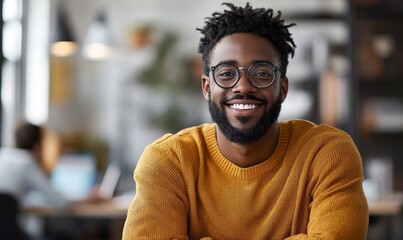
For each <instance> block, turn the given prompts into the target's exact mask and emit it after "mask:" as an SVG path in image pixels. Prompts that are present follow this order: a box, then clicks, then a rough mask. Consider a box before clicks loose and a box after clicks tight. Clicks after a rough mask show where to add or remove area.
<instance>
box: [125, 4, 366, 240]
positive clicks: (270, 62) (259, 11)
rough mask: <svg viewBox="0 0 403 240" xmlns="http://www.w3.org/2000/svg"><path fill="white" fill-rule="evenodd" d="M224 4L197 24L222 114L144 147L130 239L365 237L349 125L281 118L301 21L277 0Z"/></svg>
mask: <svg viewBox="0 0 403 240" xmlns="http://www.w3.org/2000/svg"><path fill="white" fill-rule="evenodd" d="M224 5H226V6H227V7H228V8H229V10H226V11H224V12H222V13H220V12H215V13H213V15H212V16H211V17H210V18H207V20H206V22H205V25H204V27H203V28H201V29H198V30H199V31H200V32H201V33H202V34H203V37H202V38H201V40H200V44H199V53H201V54H202V58H203V62H204V74H203V75H202V77H201V85H202V91H203V94H204V97H205V99H206V101H207V102H208V106H209V110H210V113H211V116H212V119H213V121H214V123H206V124H202V125H200V126H195V127H191V128H188V129H184V130H182V131H180V132H179V133H176V134H167V135H165V136H163V137H162V138H160V139H158V140H156V141H155V142H154V143H152V144H151V145H149V146H147V147H146V149H145V150H144V152H143V154H142V156H141V158H140V160H139V162H138V165H137V167H136V169H135V173H134V179H135V181H136V191H137V192H136V196H135V198H134V200H133V202H132V204H131V206H130V208H129V210H128V215H127V219H126V222H125V226H124V230H123V239H343V240H346V239H351V240H358V239H365V238H366V233H367V229H368V205H367V201H366V198H365V195H364V192H363V189H362V181H363V178H364V176H363V169H362V161H361V157H360V154H359V152H358V150H357V148H356V146H355V144H354V142H353V140H352V139H351V137H350V136H349V135H348V134H347V133H345V132H343V131H341V130H339V129H336V128H333V127H330V126H327V125H317V124H315V123H312V122H309V121H306V120H297V119H295V120H289V121H284V122H279V121H278V116H279V113H280V110H281V104H282V103H283V101H285V99H286V96H287V92H288V84H289V81H288V78H287V75H286V71H287V65H288V58H289V57H290V56H291V57H292V56H293V55H294V51H295V47H296V45H295V43H294V41H293V38H292V36H291V33H290V32H289V28H290V27H292V26H294V25H295V24H288V25H286V24H285V22H284V20H283V19H281V12H277V13H275V12H274V11H273V10H272V9H269V8H268V9H266V8H253V7H251V6H250V4H249V3H247V4H246V6H245V7H238V6H234V5H233V4H230V3H224Z"/></svg>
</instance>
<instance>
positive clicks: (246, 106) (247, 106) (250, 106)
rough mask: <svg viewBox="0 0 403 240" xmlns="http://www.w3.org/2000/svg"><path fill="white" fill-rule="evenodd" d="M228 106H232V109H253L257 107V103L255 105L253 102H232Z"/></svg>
mask: <svg viewBox="0 0 403 240" xmlns="http://www.w3.org/2000/svg"><path fill="white" fill-rule="evenodd" d="M230 107H231V108H234V109H241V110H244V109H254V108H256V107H257V105H255V104H232V105H231V106H230Z"/></svg>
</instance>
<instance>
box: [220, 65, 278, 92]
mask: <svg viewBox="0 0 403 240" xmlns="http://www.w3.org/2000/svg"><path fill="white" fill-rule="evenodd" d="M213 74H214V75H213V77H214V79H215V81H216V82H217V84H218V85H219V86H221V87H223V88H231V87H233V86H235V85H236V84H237V82H238V80H239V79H240V78H241V74H242V73H241V71H240V68H238V67H237V66H235V65H232V64H220V65H218V66H216V67H215V68H214V71H213ZM246 74H247V77H248V79H249V81H250V83H251V84H252V85H253V86H255V87H257V88H264V87H269V86H270V85H271V84H272V83H273V81H274V79H275V76H276V73H275V69H274V67H273V66H272V65H270V64H269V63H256V64H253V65H251V66H250V67H249V68H248V69H247V73H246Z"/></svg>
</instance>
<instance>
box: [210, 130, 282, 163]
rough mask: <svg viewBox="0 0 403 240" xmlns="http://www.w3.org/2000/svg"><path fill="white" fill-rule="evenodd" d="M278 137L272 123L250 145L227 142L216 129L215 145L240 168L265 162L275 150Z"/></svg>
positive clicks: (277, 131)
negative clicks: (264, 132)
mask: <svg viewBox="0 0 403 240" xmlns="http://www.w3.org/2000/svg"><path fill="white" fill-rule="evenodd" d="M278 136H279V127H278V123H277V122H274V123H273V125H272V126H271V128H270V129H269V130H268V131H267V132H266V134H265V135H264V136H263V137H262V138H261V139H259V140H258V141H256V142H254V143H250V144H237V143H233V142H231V141H229V140H228V139H227V138H226V137H225V136H224V135H223V134H222V133H221V131H220V130H219V128H218V127H217V143H218V147H219V148H220V151H221V152H222V154H223V155H224V156H225V157H226V158H227V159H228V160H229V161H231V162H232V163H233V164H235V165H237V166H239V167H242V168H247V167H251V166H254V165H257V164H259V163H262V162H264V161H266V160H267V159H268V158H269V157H270V156H271V155H272V154H273V153H274V151H275V150H276V147H277V142H278Z"/></svg>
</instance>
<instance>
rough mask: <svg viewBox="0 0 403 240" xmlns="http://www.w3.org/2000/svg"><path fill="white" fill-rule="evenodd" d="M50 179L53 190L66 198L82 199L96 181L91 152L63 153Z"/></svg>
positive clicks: (87, 194) (93, 159)
mask: <svg viewBox="0 0 403 240" xmlns="http://www.w3.org/2000/svg"><path fill="white" fill-rule="evenodd" d="M50 179H51V184H52V186H53V187H54V188H55V190H56V191H58V192H60V193H61V194H62V195H63V196H64V197H65V198H66V199H68V200H71V201H78V200H83V199H85V198H86V197H88V196H89V194H90V192H91V190H92V188H93V186H94V185H95V183H96V166H95V158H94V156H93V155H91V154H78V153H68V154H63V155H62V156H61V157H60V159H59V160H58V162H57V164H56V166H55V168H54V169H53V171H52V173H51V176H50Z"/></svg>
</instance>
